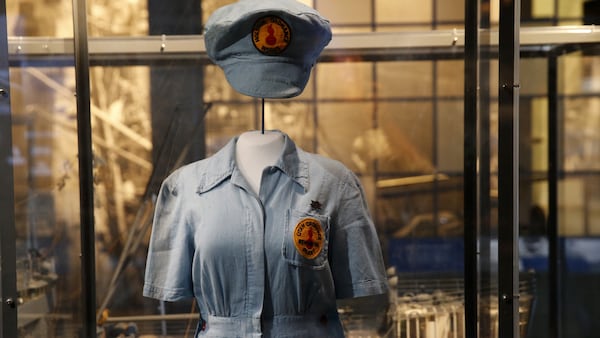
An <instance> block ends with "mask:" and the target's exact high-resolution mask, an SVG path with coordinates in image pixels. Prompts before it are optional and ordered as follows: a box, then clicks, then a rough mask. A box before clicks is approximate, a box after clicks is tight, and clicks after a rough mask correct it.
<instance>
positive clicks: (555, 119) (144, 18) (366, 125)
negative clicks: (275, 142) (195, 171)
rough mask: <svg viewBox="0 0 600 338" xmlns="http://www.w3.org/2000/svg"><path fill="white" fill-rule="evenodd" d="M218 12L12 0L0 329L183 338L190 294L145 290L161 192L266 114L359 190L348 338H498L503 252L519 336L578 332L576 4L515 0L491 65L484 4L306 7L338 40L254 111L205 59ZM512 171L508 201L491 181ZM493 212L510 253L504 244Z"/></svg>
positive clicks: (585, 183)
mask: <svg viewBox="0 0 600 338" xmlns="http://www.w3.org/2000/svg"><path fill="white" fill-rule="evenodd" d="M230 2H232V1H215V0H213V1H201V2H198V3H196V2H192V1H177V2H161V1H158V0H151V1H148V2H141V1H127V2H108V1H91V2H90V1H88V3H87V5H88V8H87V10H86V8H85V6H84V3H85V2H84V1H80V2H77V1H73V4H71V3H70V2H66V1H61V0H54V1H45V2H43V3H38V2H34V1H31V0H20V1H7V2H6V4H5V6H4V8H3V9H4V12H5V14H6V15H5V16H4V17H5V19H6V23H5V24H4V26H6V27H7V29H6V31H5V32H4V34H3V37H2V41H3V48H4V47H5V49H4V51H3V50H2V49H0V52H1V53H0V56H5V57H1V58H0V61H1V62H3V63H2V64H1V65H2V68H1V69H0V71H1V72H0V74H1V79H2V81H1V82H0V83H2V86H3V88H0V89H1V90H2V91H1V92H0V138H2V139H1V140H0V158H2V159H3V161H2V164H0V177H1V179H2V181H1V182H2V189H0V190H1V191H0V197H1V198H0V219H2V222H1V223H0V250H1V251H0V255H1V256H0V258H2V263H1V265H0V274H1V277H2V279H1V280H0V298H1V299H2V310H1V312H0V315H1V318H2V321H0V326H1V332H2V333H1V334H0V337H36V336H47V337H64V336H78V335H82V336H89V335H90V332H94V334H95V335H97V336H98V337H116V336H118V335H119V334H124V335H129V336H175V337H191V336H193V333H194V331H195V328H196V325H197V322H198V317H199V315H198V313H197V309H196V304H195V303H194V302H193V301H192V300H189V301H187V302H178V303H168V302H159V301H156V300H152V299H148V298H144V297H142V283H143V274H144V267H145V259H146V252H147V245H148V237H149V234H150V232H149V230H150V229H151V224H152V223H151V222H152V216H153V210H154V202H155V197H156V194H157V192H158V189H159V186H160V183H161V182H162V180H163V179H164V178H165V177H166V176H167V175H168V174H169V173H170V172H172V171H173V170H174V169H176V168H178V167H180V166H182V165H184V164H186V163H190V162H192V161H196V160H199V159H202V158H205V157H208V156H211V155H212V154H214V153H215V152H216V151H218V150H219V149H221V147H223V146H224V145H225V143H226V142H227V141H229V140H230V139H231V138H232V137H234V136H236V135H239V134H240V133H242V132H244V131H247V130H255V129H259V128H260V126H261V123H263V122H264V123H265V126H266V128H267V129H279V130H282V131H284V132H286V133H287V134H288V135H289V136H290V137H291V138H292V139H293V140H294V142H295V143H296V144H297V145H298V146H300V147H301V148H303V149H304V150H307V151H310V152H314V153H318V154H321V155H323V156H326V157H329V158H332V159H336V160H339V161H340V162H342V163H343V164H344V165H346V166H347V167H348V168H350V169H351V170H352V171H353V172H354V173H356V175H357V176H358V177H359V178H360V181H361V183H362V185H363V187H364V188H365V193H366V197H367V201H368V204H369V207H370V210H371V213H372V217H373V220H374V223H375V225H376V228H377V231H378V234H379V239H380V242H381V246H382V249H383V255H384V259H385V263H386V266H387V268H388V271H387V272H388V275H389V283H390V286H391V292H390V294H389V295H388V297H387V298H389V302H390V307H389V308H388V310H387V312H385V313H373V312H372V311H370V309H372V308H374V305H373V304H372V303H370V301H373V300H364V299H358V300H354V301H341V302H340V304H339V311H340V314H341V316H342V319H343V322H344V326H345V329H346V332H347V335H348V336H349V337H364V336H378V337H436V338H437V337H444V338H445V337H470V333H472V332H470V331H469V328H468V325H469V323H473V320H475V324H476V330H477V332H476V333H477V336H478V337H490V338H491V337H499V336H502V335H500V332H499V331H501V330H500V327H501V323H500V316H501V315H500V313H499V312H500V309H501V305H499V303H500V304H502V302H503V301H505V299H503V298H502V293H501V292H499V287H500V289H502V283H501V282H500V278H499V275H502V273H499V269H500V271H501V269H502V268H501V266H502V263H501V261H504V262H506V259H516V260H517V266H516V272H517V275H516V277H515V278H514V281H516V282H517V283H516V286H514V292H515V294H514V296H515V297H514V301H515V302H516V309H517V311H518V318H516V320H517V324H516V328H515V329H516V330H517V331H518V332H519V333H520V335H521V337H561V336H563V335H564V336H565V337H570V336H577V337H593V334H594V333H595V332H597V331H598V329H599V328H598V323H597V322H596V321H594V318H595V317H597V315H598V314H599V312H600V295H599V294H598V291H597V288H596V287H595V285H597V283H598V279H599V277H600V274H599V273H600V264H599V262H600V252H599V250H598V249H597V248H598V247H600V245H598V236H599V234H600V225H599V224H600V189H599V188H597V187H600V185H599V184H598V181H599V180H600V128H599V127H600V119H599V113H598V112H599V111H600V109H598V107H597V106H598V102H600V101H599V99H598V97H599V94H600V85H599V84H598V83H599V80H598V79H599V78H600V77H599V76H600V58H599V56H598V55H600V54H599V53H598V48H597V47H598V44H599V43H600V30H598V29H597V28H595V26H593V25H582V23H583V16H584V13H583V12H582V11H583V2H581V1H576V2H568V1H566V0H564V1H563V0H561V1H554V2H552V1H543V0H536V1H533V0H532V1H524V2H523V6H522V8H521V10H522V11H523V12H522V13H521V15H522V19H523V21H522V24H521V28H520V32H518V34H519V40H520V44H519V50H518V52H520V53H517V54H519V55H520V60H519V63H518V64H517V65H516V67H514V68H506V65H503V64H502V63H501V62H500V61H499V60H501V59H502V58H501V52H502V51H503V50H504V49H502V50H500V48H501V41H502V40H503V39H506V36H503V34H505V33H504V31H503V30H502V27H500V25H501V22H500V20H501V19H502V17H501V16H500V10H499V9H498V8H499V4H498V2H494V1H492V2H491V3H490V2H484V1H471V0H465V1H452V2H446V1H437V0H436V1H430V2H426V3H422V4H418V5H415V4H411V3H409V2H407V1H400V2H398V1H386V0H371V1H363V0H354V1H348V0H345V1H341V0H336V1H316V0H314V1H302V2H304V3H307V4H308V5H311V6H313V7H314V8H316V9H317V10H319V11H320V12H321V13H322V14H323V15H324V16H326V17H328V18H329V19H330V20H331V22H332V27H333V31H334V38H333V40H332V42H331V43H330V44H329V46H328V47H327V48H326V49H325V51H324V52H323V54H322V56H321V58H320V59H319V62H318V64H317V65H316V66H315V68H314V70H313V73H312V76H311V78H310V80H309V83H308V85H307V87H306V89H305V90H304V92H303V93H302V94H301V95H300V96H299V97H297V98H294V99H285V100H266V102H265V104H264V113H265V114H264V121H262V120H261V111H262V109H263V106H262V103H261V101H260V100H257V99H253V98H250V97H247V96H243V95H241V94H239V93H237V92H235V91H234V90H233V89H232V88H231V87H230V86H229V84H228V83H227V81H226V80H225V77H224V75H223V72H222V71H221V70H220V69H219V68H218V67H217V66H215V65H213V64H212V63H211V62H210V61H209V60H208V58H207V56H206V53H205V48H204V41H203V38H202V35H201V34H202V27H203V22H205V21H206V19H207V18H208V16H209V15H210V13H212V12H213V11H214V10H215V9H216V8H218V7H219V6H222V5H224V4H225V3H230ZM473 5H474V6H475V9H476V13H472V14H475V16H477V18H476V21H475V22H474V21H469V19H472V18H471V17H469V14H468V13H469V12H468V11H466V10H465V8H469V6H473ZM73 6H75V8H73ZM486 6H489V7H486ZM486 8H487V9H489V10H486ZM477 9H480V11H477ZM81 10H83V12H84V13H86V14H84V15H83V17H84V19H86V20H87V23H86V22H84V21H82V20H81V18H82V16H81ZM465 13H467V16H468V17H467V18H465ZM78 14H79V16H78ZM472 14H471V15H472ZM513 19H514V18H513ZM469 24H471V26H469ZM473 24H474V25H475V26H473ZM81 25H84V26H85V27H86V29H82V26H81ZM540 25H543V26H540ZM566 25H569V26H566ZM3 29H4V28H3ZM74 32H76V33H79V34H80V33H81V32H85V34H84V37H83V39H84V40H85V44H86V45H84V46H82V45H81V40H78V38H81V36H79V37H78V35H77V34H74ZM473 34H475V35H473ZM474 37H475V38H476V39H477V40H476V41H475V44H473V40H471V39H473V38H474ZM505 41H506V40H505ZM82 47H83V48H84V50H81V48H82ZM472 57H475V59H473V58H472ZM82 58H83V60H82ZM81 61H84V63H83V68H81V64H80V62H81ZM85 61H87V63H89V68H88V67H86V62H85ZM472 66H474V67H475V70H474V73H472V71H473V69H472V68H469V67H472ZM515 69H516V70H517V71H518V72H517V74H518V79H516V81H517V82H516V84H517V85H518V101H517V102H518V105H517V106H516V107H511V108H510V111H512V112H513V113H514V115H513V116H512V117H513V118H515V119H516V120H517V121H516V122H517V123H516V124H515V125H513V127H514V128H516V129H514V131H515V132H516V138H512V137H511V138H510V140H513V141H515V140H516V141H517V144H516V146H518V151H516V152H514V154H516V155H515V158H512V159H511V160H514V162H507V161H506V158H503V157H502V155H501V151H500V150H499V149H500V148H501V147H503V146H504V142H505V140H506V137H507V136H508V135H505V134H506V133H504V132H502V130H503V129H502V128H501V124H502V123H503V121H504V120H503V119H504V118H505V117H504V116H503V115H501V113H500V110H501V108H500V106H501V104H502V103H503V99H502V98H501V97H500V95H499V93H500V92H501V90H502V85H501V84H500V83H501V81H502V76H501V75H502V74H503V73H502V72H501V71H502V70H505V71H514V70H515ZM85 73H87V75H89V84H87V86H88V88H85V86H84V87H83V88H82V87H81V79H85V78H86V76H85V75H86V74H85ZM82 74H83V75H84V76H82ZM473 76H474V77H473ZM86 89H87V90H88V94H89V95H86V98H87V99H89V108H88V110H89V111H86V110H85V109H84V110H83V111H82V109H81V107H82V106H81V105H82V102H83V104H84V106H85V102H86V101H85V100H84V101H82V97H81V96H82V95H85V93H86ZM469 90H471V91H469ZM513 103H514V102H513ZM85 114H89V122H90V126H91V128H90V129H89V136H90V139H89V142H88V143H86V142H85V133H84V131H85V130H84V129H85V125H83V126H82V125H81V123H82V121H84V120H82V115H84V117H85ZM84 122H85V121H84ZM6 135H10V137H7V136H6ZM82 137H83V139H82ZM82 142H83V143H82ZM88 147H89V148H88ZM88 149H89V150H88ZM82 158H83V159H84V160H86V159H89V160H88V165H89V167H85V168H84V169H85V170H88V169H89V173H88V172H86V171H84V170H82V166H81V160H82ZM515 168H516V169H518V176H517V177H516V178H515V180H516V183H518V184H517V186H515V187H514V188H515V189H514V191H513V193H514V194H516V196H517V197H518V198H516V199H515V200H512V199H510V200H508V199H506V198H505V197H502V196H504V195H503V193H502V189H504V188H505V186H503V183H505V182H506V181H504V178H503V177H504V176H503V175H505V174H506V173H507V172H511V173H512V172H514V170H515ZM471 170H473V171H471ZM82 178H83V179H82ZM86 182H88V183H89V185H86ZM467 196H475V200H471V199H468V197H467ZM90 197H91V198H92V202H93V207H91V208H89V209H88V208H85V207H83V209H84V210H82V205H85V203H83V204H82V203H81V201H82V198H90ZM507 200H508V201H507ZM514 201H517V202H518V203H517V205H516V208H515V210H513V211H512V212H511V213H512V214H506V213H503V212H502V210H506V209H502V207H500V206H501V205H502V203H506V202H509V203H511V202H514ZM499 211H500V212H499ZM82 214H83V215H84V216H85V215H87V216H88V218H85V217H83V218H82ZM507 218H508V219H509V222H514V225H515V228H514V229H513V230H514V231H515V232H514V234H515V235H518V237H515V239H514V241H512V245H513V246H515V250H514V251H512V252H513V253H514V252H517V255H516V256H515V257H513V256H512V253H509V254H507V253H506V250H505V249H504V248H505V244H502V243H505V242H503V240H502V239H499V232H501V233H502V231H505V230H502V229H505V228H503V226H502V225H501V223H502V222H505V221H506V219H507ZM86 219H87V220H88V221H90V223H87V222H86V221H83V220H86ZM82 258H83V259H82ZM472 258H474V259H472ZM90 260H91V261H90ZM90 263H91V264H90ZM584 291H585V292H584ZM473 296H474V297H473ZM511 299H513V298H512V296H511ZM375 301H377V300H375ZM379 301H380V300H379ZM473 310H475V312H474V313H473ZM90 314H91V317H92V318H93V320H92V321H90ZM474 315H475V317H473V316H474ZM513 319H514V318H513ZM553 325H554V326H553Z"/></svg>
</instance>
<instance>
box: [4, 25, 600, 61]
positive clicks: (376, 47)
mask: <svg viewBox="0 0 600 338" xmlns="http://www.w3.org/2000/svg"><path fill="white" fill-rule="evenodd" d="M480 33H481V34H482V41H489V45H488V47H497V45H498V30H497V29H491V30H481V32H480ZM520 37H521V47H522V48H528V47H529V48H530V47H535V46H540V47H544V46H547V45H553V46H556V45H573V44H591V43H599V42H600V28H596V26H593V25H582V26H558V27H529V28H522V29H521V33H520ZM463 47H464V30H462V29H450V30H435V31H422V32H368V33H344V34H336V35H334V37H333V39H332V41H331V43H330V44H329V45H328V46H327V47H326V48H325V51H324V52H323V56H324V58H326V59H327V58H328V57H335V56H337V55H340V54H342V55H346V54H348V53H350V55H352V54H359V55H360V54H365V53H366V54H388V55H393V54H395V53H399V52H400V53H412V54H417V53H419V51H421V52H423V53H430V52H432V51H431V49H435V51H436V52H440V51H444V52H445V53H462V48H463ZM8 50H9V60H11V61H12V62H13V63H14V62H18V61H27V60H28V59H30V58H34V59H35V58H49V59H53V60H56V59H58V60H64V61H65V62H68V61H69V60H70V59H71V58H72V57H73V40H72V39H70V38H50V37H9V38H8ZM89 53H90V59H91V60H107V61H110V60H112V61H113V62H115V61H116V62H118V61H119V60H130V59H136V60H140V61H139V62H143V61H144V60H146V61H150V60H161V59H164V60H166V59H173V58H176V59H184V60H185V59H189V60H193V61H195V62H198V61H200V62H208V58H207V56H206V49H205V46H204V39H203V37H202V36H201V35H171V36H166V35H160V36H158V35H154V36H141V37H90V38H89Z"/></svg>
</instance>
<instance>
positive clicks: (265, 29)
mask: <svg viewBox="0 0 600 338" xmlns="http://www.w3.org/2000/svg"><path fill="white" fill-rule="evenodd" d="M291 40H292V31H291V29H290V26H289V25H288V24H287V22H285V21H284V20H283V19H281V18H280V17H278V16H275V15H268V16H264V17H262V18H260V19H258V20H256V22H255V23H254V27H253V28H252V43H254V47H256V49H258V51H259V52H261V53H263V54H265V55H271V56H273V55H279V54H281V53H283V51H284V50H285V49H286V48H287V47H288V46H289V44H290V42H291Z"/></svg>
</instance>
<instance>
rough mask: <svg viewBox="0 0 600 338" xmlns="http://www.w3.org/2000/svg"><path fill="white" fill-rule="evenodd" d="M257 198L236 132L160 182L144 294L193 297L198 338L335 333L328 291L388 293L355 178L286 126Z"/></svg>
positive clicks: (335, 294) (338, 333) (336, 295)
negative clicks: (240, 159) (305, 146)
mask: <svg viewBox="0 0 600 338" xmlns="http://www.w3.org/2000/svg"><path fill="white" fill-rule="evenodd" d="M284 139H285V144H284V149H283V152H282V154H281V156H280V158H279V160H278V162H277V163H276V164H275V165H274V166H272V167H267V168H265V169H264V171H263V174H262V180H261V186H260V192H259V195H258V196H257V195H256V194H255V193H254V192H253V191H252V189H251V188H250V185H249V184H248V183H247V181H246V180H245V178H244V177H243V176H242V173H241V172H240V170H239V168H238V167H237V166H236V163H235V142H236V140H237V138H234V139H232V140H231V141H230V142H229V143H228V144H227V145H226V146H225V147H224V148H223V149H221V150H220V151H219V152H218V153H216V154H215V155H213V156H211V157H209V158H206V159H204V160H201V161H198V162H194V163H191V164H189V165H186V166H184V167H182V168H180V169H178V170H176V171H175V172H173V173H172V174H171V175H170V176H169V177H168V178H167V179H166V180H165V181H164V182H163V184H162V187H161V190H160V193H159V196H158V199H157V202H156V211H155V215H154V224H153V228H152V237H151V240H150V246H149V250H148V257H147V264H146V275H145V283H144V295H145V296H147V297H152V298H156V299H162V300H165V301H177V300H181V299H185V298H191V297H195V298H196V301H197V304H198V307H199V309H200V314H201V316H202V320H201V321H200V323H199V325H198V330H197V333H196V337H228V338H231V337H343V336H344V333H343V330H342V326H341V324H340V320H339V317H338V315H337V306H336V299H341V298H349V297H361V296H367V295H375V294H382V293H385V292H387V282H386V277H385V271H384V264H383V260H382V256H381V248H380V245H379V241H378V239H377V235H376V232H375V228H374V226H373V223H372V221H371V218H370V216H369V212H368V210H367V206H366V203H365V200H364V193H363V190H362V188H361V186H360V183H359V181H358V179H357V178H356V176H355V175H354V174H353V173H352V172H351V171H350V170H349V169H347V168H346V167H345V166H343V165H342V164H341V163H340V162H337V161H334V160H331V159H328V158H325V157H322V156H319V155H315V154H311V153H307V152H305V151H303V150H301V149H299V148H297V147H296V145H295V144H294V142H293V141H292V140H291V139H290V138H289V137H288V136H287V135H285V134H284Z"/></svg>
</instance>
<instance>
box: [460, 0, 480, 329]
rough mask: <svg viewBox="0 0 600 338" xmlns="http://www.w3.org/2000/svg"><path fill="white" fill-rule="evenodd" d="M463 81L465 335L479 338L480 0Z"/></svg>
mask: <svg viewBox="0 0 600 338" xmlns="http://www.w3.org/2000/svg"><path fill="white" fill-rule="evenodd" d="M464 64H465V68H464V72H465V75H464V76H465V80H464V81H465V82H464V96H465V98H464V159H463V161H464V172H463V177H464V178H463V180H464V192H463V194H464V197H463V198H464V206H463V207H464V293H465V337H467V338H476V337H477V322H478V320H477V314H478V269H477V264H478V254H477V238H478V235H477V233H478V232H477V219H478V212H477V211H478V207H477V205H478V203H477V201H478V189H477V187H478V175H477V153H478V151H477V145H478V144H479V142H478V141H477V135H478V134H477V121H478V119H477V115H478V114H477V113H478V100H479V96H478V90H477V88H478V85H479V73H478V67H479V0H466V1H465V60H464Z"/></svg>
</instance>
